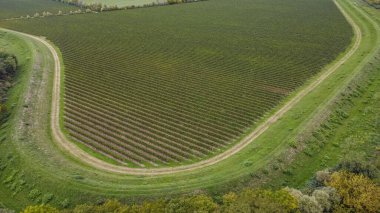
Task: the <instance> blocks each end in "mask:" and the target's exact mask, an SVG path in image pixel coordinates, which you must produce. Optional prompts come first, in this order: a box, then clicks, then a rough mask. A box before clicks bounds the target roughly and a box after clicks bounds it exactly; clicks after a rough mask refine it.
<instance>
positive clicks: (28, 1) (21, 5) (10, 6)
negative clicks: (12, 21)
mask: <svg viewBox="0 0 380 213" xmlns="http://www.w3.org/2000/svg"><path fill="white" fill-rule="evenodd" d="M77 9H78V8H76V7H74V6H70V5H66V4H62V3H59V2H57V1H53V0H1V1H0V19H6V18H17V17H20V16H24V17H25V16H27V15H29V16H33V15H34V14H35V13H40V14H42V12H44V11H45V12H50V13H53V14H57V13H58V11H62V12H69V11H70V10H77Z"/></svg>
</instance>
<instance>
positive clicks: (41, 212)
mask: <svg viewBox="0 0 380 213" xmlns="http://www.w3.org/2000/svg"><path fill="white" fill-rule="evenodd" d="M23 213H59V211H58V209H56V208H54V207H51V206H48V205H46V206H45V205H40V206H29V207H27V208H26V209H25V210H24V211H23Z"/></svg>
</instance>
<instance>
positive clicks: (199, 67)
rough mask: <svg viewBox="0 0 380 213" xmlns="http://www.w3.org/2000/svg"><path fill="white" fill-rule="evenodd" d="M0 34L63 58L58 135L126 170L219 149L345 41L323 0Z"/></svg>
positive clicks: (99, 18) (174, 10)
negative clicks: (49, 46) (27, 38)
mask: <svg viewBox="0 0 380 213" xmlns="http://www.w3.org/2000/svg"><path fill="white" fill-rule="evenodd" d="M89 23H96V24H89ZM1 25H2V26H4V27H7V28H11V29H16V30H20V31H24V32H28V33H31V34H35V35H44V36H47V38H48V39H50V40H51V41H53V42H54V43H55V44H56V45H57V46H58V47H59V48H60V50H61V52H62V55H63V60H64V64H65V85H64V91H65V92H64V93H65V94H64V100H65V101H64V105H65V107H64V126H65V130H66V131H67V132H68V133H69V135H70V136H71V138H72V139H73V140H75V141H78V142H80V143H83V144H85V145H86V146H88V147H91V148H92V149H94V150H96V151H98V152H99V153H103V154H104V155H107V156H109V157H111V158H113V159H116V160H118V161H120V162H127V163H128V165H129V166H143V165H144V166H152V165H155V164H158V165H166V164H177V163H179V162H186V163H190V162H194V161H197V160H199V159H202V158H206V157H208V156H210V155H212V154H214V153H216V152H219V151H220V150H223V149H225V148H227V147H228V146H229V145H231V144H233V143H235V142H237V141H238V140H239V138H240V137H241V136H242V135H243V134H245V133H247V132H248V131H249V130H250V129H251V128H252V127H253V126H254V125H255V124H256V122H257V121H258V119H260V118H261V117H262V116H263V115H264V114H265V113H267V112H269V111H270V110H271V109H273V107H275V106H277V104H278V103H279V102H280V101H281V100H282V99H283V98H285V97H286V96H287V95H288V94H289V93H291V92H292V91H293V90H294V89H296V88H298V87H299V86H301V85H302V84H303V83H304V82H305V81H306V80H307V79H309V78H310V77H312V76H313V75H315V74H316V73H318V72H319V71H320V70H321V68H322V67H323V66H324V65H326V64H327V63H329V62H331V61H332V60H334V59H335V58H336V57H337V55H338V54H339V53H340V52H342V51H343V50H345V48H346V47H347V45H348V44H349V43H350V40H351V37H352V30H351V28H350V26H349V24H348V23H347V22H346V20H345V19H344V17H343V16H342V15H341V13H340V12H339V11H338V9H337V8H336V7H335V5H334V3H333V2H332V1H330V0H309V1H303V0H255V1H251V0H236V1H230V0H218V1H206V2H200V3H196V4H183V5H176V6H169V7H160V8H150V9H144V10H129V11H116V12H109V13H103V14H88V15H75V16H70V17H49V18H41V19H34V20H18V21H12V22H3V23H1Z"/></svg>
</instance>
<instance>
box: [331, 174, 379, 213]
mask: <svg viewBox="0 0 380 213" xmlns="http://www.w3.org/2000/svg"><path fill="white" fill-rule="evenodd" d="M326 184H327V185H328V186H331V187H333V188H335V189H336V190H337V192H338V193H339V195H340V196H341V197H342V201H343V205H344V206H346V207H348V208H353V209H354V210H355V211H357V212H376V211H378V210H379V209H380V196H379V195H380V187H379V186H377V185H376V184H375V183H374V182H372V181H371V180H370V179H369V178H368V177H366V176H364V175H362V174H353V173H350V172H347V171H339V172H334V173H333V174H332V176H331V180H330V181H329V182H327V183H326Z"/></svg>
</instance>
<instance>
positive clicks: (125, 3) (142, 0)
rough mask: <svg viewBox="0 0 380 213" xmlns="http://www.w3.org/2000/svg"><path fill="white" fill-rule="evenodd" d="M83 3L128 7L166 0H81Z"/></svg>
mask: <svg viewBox="0 0 380 213" xmlns="http://www.w3.org/2000/svg"><path fill="white" fill-rule="evenodd" d="M80 2H81V3H83V4H87V5H88V4H102V5H107V6H117V7H130V6H144V5H150V4H153V3H154V4H161V3H165V2H166V0H81V1H80Z"/></svg>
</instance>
